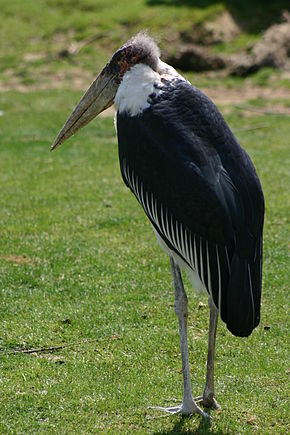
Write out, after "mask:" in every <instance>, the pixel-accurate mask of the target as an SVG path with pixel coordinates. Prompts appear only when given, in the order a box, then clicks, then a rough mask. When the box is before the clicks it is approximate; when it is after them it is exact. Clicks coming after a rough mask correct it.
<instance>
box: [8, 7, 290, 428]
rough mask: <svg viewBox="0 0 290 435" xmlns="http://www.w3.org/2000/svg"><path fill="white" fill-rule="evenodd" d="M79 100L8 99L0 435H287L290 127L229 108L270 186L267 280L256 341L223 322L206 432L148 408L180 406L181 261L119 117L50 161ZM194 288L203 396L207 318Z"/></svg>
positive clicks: (198, 384) (194, 360)
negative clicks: (143, 194) (146, 198)
mask: <svg viewBox="0 0 290 435" xmlns="http://www.w3.org/2000/svg"><path fill="white" fill-rule="evenodd" d="M51 3H53V2H51ZM225 92H226V91H225ZM79 97H80V94H79V93H76V92H72V91H71V92H68V91H56V90H54V91H36V92H31V93H26V94H22V93H16V92H7V93H2V94H0V110H1V112H0V113H1V116H0V143H1V146H0V189H1V195H0V234H1V243H0V280H1V281H0V291H1V298H0V310H1V315H0V319H1V320H0V322H1V323H0V325H1V326H0V347H1V352H0V361H1V374H0V406H1V415H0V433H3V434H4V433H5V434H6V433H76V434H79V433H86V434H87V433H112V434H117V433H157V434H165V433H176V434H180V433H213V434H214V433H215V434H225V433H243V434H244V433H263V434H267V433H275V434H278V433H279V434H280V433H281V434H285V433H287V432H288V431H289V427H288V429H287V415H289V407H288V408H287V395H288V393H289V390H288V387H287V368H286V361H287V356H289V354H288V351H287V305H288V304H289V297H288V293H287V290H288V287H289V268H288V266H289V265H288V263H287V261H288V258H287V255H288V250H287V249H288V241H287V239H288V238H289V232H288V228H287V216H289V143H288V141H289V118H287V117H286V116H273V115H266V114H265V115H263V114H261V113H260V112H257V113H255V112H246V111H243V110H242V109H241V108H234V107H233V106H225V107H222V108H221V109H222V110H224V112H225V113H227V116H226V118H227V121H228V122H229V124H230V126H231V127H232V129H233V130H234V132H235V133H236V135H237V137H238V139H239V140H240V142H241V143H242V144H243V146H244V147H245V148H246V150H247V151H248V152H249V154H250V155H251V157H252V159H253V161H254V163H255V165H256V167H257V170H258V173H259V175H260V178H261V181H262V185H263V188H264V193H265V199H266V221H265V254H264V282H263V299H262V319H261V325H260V326H259V327H258V328H257V329H256V330H255V331H254V332H253V334H252V335H251V337H249V338H248V339H238V338H235V337H233V336H231V335H230V333H228V332H227V330H226V328H225V327H224V325H223V324H221V323H219V327H218V341H217V352H216V394H217V399H218V401H219V402H220V404H221V405H222V412H220V413H216V412H212V417H213V419H212V421H211V422H210V424H209V423H206V422H204V421H202V419H201V418H200V417H199V416H193V417H190V418H182V417H181V416H170V417H169V416H168V417H167V416H166V417H163V416H162V415H160V414H159V412H157V411H154V410H152V409H149V406H150V405H165V404H169V403H171V400H172V399H173V398H176V399H178V400H181V399H182V372H181V361H180V354H179V338H178V326H177V318H176V316H175V314H174V308H173V305H174V292H173V286H172V280H171V275H170V268H169V261H168V259H167V258H166V256H165V255H164V254H163V253H162V252H161V250H160V249H159V247H158V245H157V243H156V242H155V240H154V235H153V233H152V230H151V227H150V225H149V223H148V222H147V220H146V218H145V215H144V214H143V212H142V210H141V208H140V206H139V205H138V204H137V202H136V200H135V199H134V198H133V196H132V195H131V194H130V192H129V191H128V190H127V189H126V188H125V187H124V185H123V183H122V181H121V178H120V172H119V167H118V157H117V141H116V137H115V131H114V127H113V121H112V119H111V118H99V119H97V120H96V121H94V122H92V123H91V124H90V125H89V126H88V127H87V128H86V129H84V130H82V131H81V132H80V133H79V134H78V135H77V136H76V137H75V138H73V139H71V140H70V141H69V142H68V143H66V144H64V145H63V146H62V147H61V148H60V149H59V150H57V151H56V152H55V153H53V154H51V153H49V147H50V144H51V142H52V141H53V139H54V137H55V135H56V133H57V132H58V130H59V128H60V127H61V125H62V123H63V121H64V120H65V119H66V117H67V115H68V114H69V113H70V111H71V109H72V107H73V106H74V105H75V103H76V102H77V101H78V99H79ZM268 103H269V102H267V101H266V100H265V101H259V102H249V104H252V106H253V107H257V106H258V107H259V108H260V109H261V108H263V107H264V105H265V106H267V107H268ZM287 159H288V167H287ZM185 282H186V287H187V291H188V297H189V354H190V364H191V373H192V378H193V379H192V384H193V389H194V394H195V395H199V394H200V393H201V392H202V390H203V387H204V382H205V367H206V354H207V323H208V309H207V307H206V306H204V305H203V304H200V302H203V303H204V304H205V303H206V299H205V298H204V297H203V296H200V295H197V294H195V293H194V291H193V290H192V289H191V287H190V286H189V284H188V282H187V281H186V280H185ZM287 298H288V300H287ZM49 347H53V348H54V351H49V350H47V351H42V352H40V351H37V349H40V348H49ZM33 349H36V351H34V352H33V351H32V350H33ZM27 350H29V352H27ZM25 351H26V352H25ZM288 374H289V372H288Z"/></svg>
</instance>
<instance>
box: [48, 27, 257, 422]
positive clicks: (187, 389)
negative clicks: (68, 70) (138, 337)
mask: <svg viewBox="0 0 290 435" xmlns="http://www.w3.org/2000/svg"><path fill="white" fill-rule="evenodd" d="M113 103H114V105H115V109H116V128H117V134H118V142H119V158H120V168H121V173H122V177H123V180H124V183H125V184H126V186H127V187H128V188H129V189H130V190H131V191H132V192H133V194H134V195H135V197H136V198H137V200H138V202H139V203H140V205H141V206H142V208H143V210H144V212H145V214H146V215H147V217H148V219H149V220H150V222H151V224H152V227H153V230H154V232H155V234H156V237H157V240H158V242H159V244H160V245H161V247H162V248H163V249H164V251H165V252H166V253H167V254H168V255H169V257H170V263H171V268H172V274H173V281H174V289H175V312H176V314H177V316H178V322H179V334H180V348H181V358H182V370H183V391H184V393H183V402H182V405H181V406H176V407H172V408H162V409H165V410H166V411H168V412H171V413H175V412H182V413H183V414H190V413H199V414H201V415H203V416H204V417H207V413H206V412H205V411H203V410H202V408H201V407H200V405H204V406H206V407H214V408H218V407H219V405H218V403H217V401H216V399H215V392H214V349H215V340H216V329H217V320H218V315H219V316H220V318H221V319H222V321H223V322H225V324H226V326H227V328H228V329H229V331H230V332H231V333H232V334H234V335H235V336H240V337H246V336H249V335H250V334H251V332H252V331H253V329H254V328H255V327H256V326H257V325H258V324H259V321H260V301H261V281H262V243H263V239H262V235H263V220H264V198H263V192H262V188H261V184H260V181H259V178H258V176H257V173H256V171H255V168H254V165H253V163H252V161H251V159H250V157H249V156H248V154H247V153H246V152H245V151H244V150H243V149H242V148H241V146H240V145H239V144H238V142H237V140H236V138H235V137H234V135H233V133H232V132H231V130H230V128H229V127H228V125H227V124H226V122H225V120H224V118H223V117H222V115H221V113H220V112H219V110H218V109H217V107H216V106H215V105H214V103H213V102H212V101H211V100H210V99H209V98H208V97H207V96H206V95H204V94H203V93H202V92H201V91H199V90H198V89H197V88H195V87H194V86H192V85H191V84H190V83H189V82H188V81H187V80H185V79H184V78H183V77H182V76H181V75H179V74H178V73H177V72H176V71H175V70H174V69H173V68H172V67H171V66H169V65H167V64H166V63H164V62H162V61H161V60H160V52H159V49H158V47H157V45H156V43H155V42H154V40H153V39H151V38H150V37H149V36H148V35H147V34H146V33H139V34H137V35H136V36H135V37H133V38H132V39H130V40H129V41H127V42H126V43H125V44H124V45H123V46H122V47H121V48H120V49H118V50H117V51H116V52H115V53H114V55H113V56H112V58H111V60H110V61H109V62H108V64H107V65H106V66H105V67H104V69H103V70H102V71H101V72H100V74H99V75H98V77H97V78H96V79H95V81H94V82H93V83H92V85H91V86H90V87H89V89H88V90H87V92H86V93H85V94H84V96H83V97H82V99H81V100H80V102H79V103H78V105H77V106H76V108H75V109H74V111H73V112H72V114H71V115H70V117H69V118H68V120H67V121H66V123H65V125H64V127H63V128H62V130H61V131H60V132H59V134H58V136H57V138H56V139H55V142H54V144H53V145H52V149H54V148H56V147H57V146H58V145H59V144H61V143H62V142H64V141H65V140H66V139H68V138H69V137H70V136H72V135H73V134H74V133H75V132H76V131H77V130H78V129H79V128H81V127H83V126H84V125H86V124H88V123H89V122H90V121H91V120H92V119H93V118H95V117H96V116H97V115H98V114H99V113H101V112H102V111H103V110H104V109H106V108H108V107H109V106H111V105H112V104H113ZM180 269H183V270H185V271H186V272H187V274H188V276H189V278H190V280H191V282H192V284H193V286H194V287H195V288H196V289H200V290H204V291H205V292H207V294H208V300H209V309H210V322H209V345H208V359H207V376H206V385H205V389H204V392H203V395H202V396H200V397H197V398H196V399H194V398H193V396H192V392H191V383H190V372H189V363H188V346H187V317H188V310H187V296H186V293H185V290H184V286H183V283H182V277H181V272H180Z"/></svg>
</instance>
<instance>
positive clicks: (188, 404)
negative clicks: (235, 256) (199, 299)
mask: <svg viewBox="0 0 290 435" xmlns="http://www.w3.org/2000/svg"><path fill="white" fill-rule="evenodd" d="M170 264H171V269H172V275H173V283H174V293H175V312H176V314H177V317H178V324H179V337H180V351H181V361H182V372H183V402H182V407H181V409H180V407H179V408H168V411H171V412H180V411H181V412H182V413H183V414H191V413H199V414H201V415H203V417H208V415H207V414H206V413H205V412H204V411H203V410H202V409H200V407H199V406H198V405H197V404H196V402H195V401H194V400H193V397H192V393H191V382H190V372H189V362H188V344H187V318H188V310H187V296H186V293H185V290H184V286H183V282H182V277H181V273H180V269H179V267H178V266H177V264H175V262H174V260H173V258H172V257H170Z"/></svg>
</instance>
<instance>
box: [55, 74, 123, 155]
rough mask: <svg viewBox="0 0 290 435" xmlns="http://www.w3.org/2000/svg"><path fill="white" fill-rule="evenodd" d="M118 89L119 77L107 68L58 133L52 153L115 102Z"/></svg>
mask: <svg viewBox="0 0 290 435" xmlns="http://www.w3.org/2000/svg"><path fill="white" fill-rule="evenodd" d="M117 89H118V79H117V76H116V75H114V74H112V73H109V72H108V68H107V66H106V67H105V68H104V69H103V70H102V71H101V72H100V74H99V75H98V77H97V78H96V79H95V81H94V82H93V83H92V84H91V86H90V87H89V89H88V90H87V91H86V93H85V94H84V95H83V97H82V98H81V100H80V101H79V103H78V104H77V106H76V107H75V109H74V111H73V112H72V114H71V115H70V117H69V118H68V120H67V121H66V123H65V124H64V126H63V127H62V129H61V130H60V132H59V133H58V135H57V137H56V139H55V141H54V143H53V144H52V147H51V151H53V150H54V149H55V148H56V147H57V146H59V145H60V144H61V143H63V142H64V141H65V140H67V139H68V138H69V137H71V136H72V135H73V134H74V133H75V132H76V131H77V130H79V129H80V128H82V127H84V126H85V125H86V124H88V123H89V122H90V121H91V120H92V119H93V118H95V117H96V116H97V115H98V114H99V113H101V112H102V111H103V110H105V109H107V108H108V107H109V106H111V105H112V104H113V102H114V97H115V95H116V92H117Z"/></svg>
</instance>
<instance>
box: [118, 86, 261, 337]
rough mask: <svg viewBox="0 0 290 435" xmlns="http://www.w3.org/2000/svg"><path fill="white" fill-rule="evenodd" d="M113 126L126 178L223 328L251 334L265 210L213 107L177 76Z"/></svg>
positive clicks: (242, 155) (243, 157) (245, 160)
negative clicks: (147, 105)
mask: <svg viewBox="0 0 290 435" xmlns="http://www.w3.org/2000/svg"><path fill="white" fill-rule="evenodd" d="M117 127H118V139H119V157H120V165H121V171H122V175H123V179H124V181H125V183H126V184H127V185H128V187H129V188H130V189H131V190H132V191H133V193H134V194H135V196H136V197H137V199H138V200H139V202H140V203H141V205H142V206H143V208H144V210H145V212H146V214H147V216H148V217H149V219H150V220H151V222H152V224H153V225H154V227H155V228H156V230H157V231H158V233H159V234H160V236H161V237H162V238H163V240H164V241H165V243H166V244H167V245H168V246H169V248H170V249H172V250H173V251H175V252H177V253H178V254H179V255H180V256H181V257H182V258H183V260H184V261H185V262H186V263H187V264H188V265H189V266H190V267H191V268H193V269H195V270H196V271H197V272H198V274H199V277H200V280H201V282H202V283H203V284H204V286H205V287H206V289H207V291H208V292H209V293H210V294H211V296H212V298H213V301H214V303H215V305H216V307H217V308H218V309H219V311H220V315H221V318H222V320H223V321H224V322H225V323H226V324H227V327H228V329H229V330H230V331H231V332H232V333H233V334H235V335H239V336H247V335H249V334H250V333H251V332H252V330H253V329H254V328H255V327H256V326H257V325H258V323H259V319H260V298H261V270H262V269H261V264H262V231H263V216H264V200H263V193H262V189H261V185H260V182H259V179H258V176H257V174H256V171H255V168H254V166H253V164H252V162H251V160H250V158H249V156H248V155H247V153H246V152H245V151H244V150H243V149H242V148H241V147H240V145H239V144H238V143H237V141H236V139H235V137H234V136H233V134H232V132H231V131H230V129H229V127H228V126H227V124H226V122H225V120H224V119H223V117H222V115H221V114H220V112H219V111H218V109H217V108H216V106H215V105H214V104H213V103H212V102H211V101H210V100H209V99H208V98H207V97H206V96H205V95H204V94H202V93H201V92H200V91H198V90H197V89H196V88H194V87H192V86H191V85H190V84H189V83H187V82H185V81H182V80H178V79H175V80H174V81H173V82H167V84H166V86H165V88H164V89H163V91H162V93H161V94H160V95H159V96H155V95H152V99H151V106H150V108H148V109H146V110H145V111H144V112H143V113H142V114H141V115H139V116H135V117H130V116H128V115H126V114H118V118H117Z"/></svg>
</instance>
